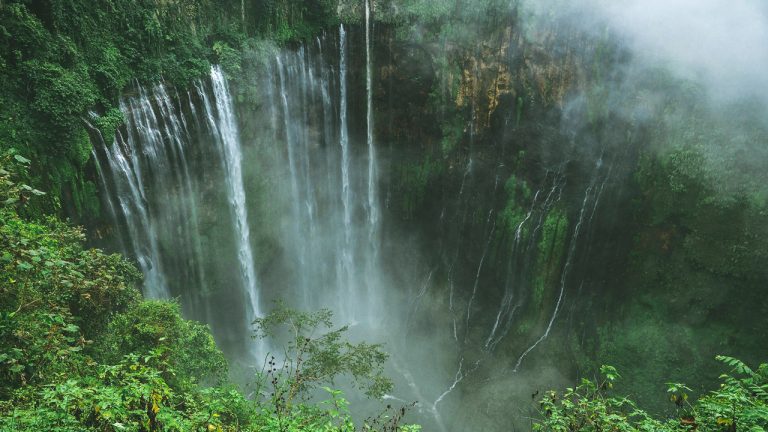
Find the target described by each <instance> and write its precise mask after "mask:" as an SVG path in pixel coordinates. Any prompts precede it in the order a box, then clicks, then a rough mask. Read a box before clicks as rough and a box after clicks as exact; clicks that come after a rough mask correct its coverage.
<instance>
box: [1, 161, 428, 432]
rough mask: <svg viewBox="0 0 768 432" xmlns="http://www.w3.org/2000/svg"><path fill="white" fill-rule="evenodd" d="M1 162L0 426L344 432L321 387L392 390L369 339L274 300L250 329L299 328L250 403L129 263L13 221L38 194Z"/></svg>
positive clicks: (60, 227) (74, 237)
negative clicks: (353, 340) (350, 337)
mask: <svg viewBox="0 0 768 432" xmlns="http://www.w3.org/2000/svg"><path fill="white" fill-rule="evenodd" d="M1 162H2V163H0V203H1V204H0V206H1V207H0V250H1V251H2V253H1V255H0V281H2V284H1V285H0V431H4V432H5V431H7V432H11V431H13V432H22V431H30V432H32V431H34V432H39V431H51V432H54V431H59V432H64V431H72V432H75V431H77V432H82V431H123V430H124V431H137V432H138V431H201V430H204V431H257V430H258V431H299V430H312V431H329V432H330V431H349V430H355V429H356V426H355V423H354V422H353V420H352V418H351V415H350V413H349V410H348V405H349V404H348V402H347V401H346V400H345V399H344V398H343V395H342V394H341V392H339V391H336V390H332V389H331V388H329V387H324V386H325V385H328V384H330V383H331V382H332V381H333V380H334V379H335V378H337V377H340V376H343V375H345V374H349V375H350V376H351V377H352V379H353V380H354V382H357V383H359V386H360V388H361V389H362V390H363V391H365V392H366V393H367V394H369V395H370V396H372V397H381V396H382V394H383V392H384V391H386V390H387V389H389V387H390V386H391V383H390V382H389V380H388V379H386V378H385V377H383V376H382V369H381V367H382V364H383V362H384V361H385V360H386V357H387V356H386V354H385V353H383V352H382V351H381V350H380V347H379V346H377V345H370V344H365V343H361V344H350V343H348V342H346V341H345V340H344V338H343V333H344V331H345V329H344V328H341V329H333V328H332V322H331V320H330V319H331V316H330V313H329V312H318V313H315V314H303V313H298V312H295V311H291V310H287V309H285V308H278V309H277V310H276V311H275V312H274V313H272V314H270V315H267V316H266V317H264V318H263V319H261V320H260V321H259V323H258V329H260V330H259V331H260V332H274V331H276V330H277V329H279V328H280V327H281V326H286V325H289V324H290V325H291V326H292V327H291V328H295V327H299V328H300V329H301V330H299V331H297V332H296V333H295V334H294V335H295V338H296V339H295V340H294V341H292V342H290V341H289V342H287V344H286V354H288V355H289V359H290V360H291V361H290V362H288V363H285V364H284V365H282V366H278V365H277V361H276V360H275V357H271V360H269V361H268V362H267V361H265V365H264V368H262V369H258V368H254V370H255V371H256V372H255V374H254V376H253V377H252V380H253V382H254V384H255V385H256V387H255V388H253V389H251V390H250V392H251V394H252V395H253V397H251V398H250V399H247V398H246V397H245V396H244V395H243V393H242V392H241V391H240V390H238V388H237V387H235V386H234V385H233V384H232V383H231V382H230V381H229V379H228V376H227V362H226V360H225V359H224V356H223V354H222V353H221V351H219V349H218V348H217V347H216V344H215V342H214V340H213V338H212V336H211V334H210V332H209V329H208V327H206V326H204V325H202V324H200V323H197V322H194V321H188V320H185V319H183V318H182V317H181V314H180V311H179V306H178V304H176V303H175V302H173V301H150V300H143V299H142V297H141V294H140V292H139V291H138V289H137V287H138V286H139V284H140V282H141V275H140V274H139V273H138V271H137V270H136V269H135V267H134V266H133V265H132V264H131V263H129V262H128V261H126V260H125V259H124V258H123V257H121V256H119V255H107V254H105V253H103V252H102V251H100V250H96V249H86V248H84V247H83V242H84V240H85V236H84V234H83V231H82V230H81V229H78V228H73V227H71V226H68V225H66V224H65V223H63V222H61V221H59V220H58V219H56V218H55V217H54V216H50V217H46V218H43V219H40V220H37V221H31V220H28V219H25V218H23V217H21V216H19V210H21V209H22V208H23V206H24V205H25V204H26V203H28V202H29V201H30V200H32V201H33V200H34V198H36V197H39V196H41V195H43V192H41V191H38V190H37V189H33V188H31V187H29V186H28V185H26V183H24V181H25V180H24V179H25V177H26V175H25V174H26V171H27V168H28V166H29V164H30V161H29V160H28V159H25V158H23V157H21V156H19V155H17V154H4V155H3V157H2V161H1ZM318 329H324V330H322V331H318ZM318 389H319V390H322V391H323V393H324V394H325V397H321V398H320V400H321V401H320V402H311V399H310V396H311V395H312V393H311V391H312V390H318ZM315 394H317V392H315ZM403 412H405V411H403ZM401 420H402V413H399V412H398V411H391V410H384V411H383V412H382V413H381V414H380V415H378V416H376V417H373V418H369V419H367V420H366V421H365V422H364V423H363V424H361V425H359V427H361V428H363V429H364V430H382V431H385V430H395V428H399V429H398V430H404V431H408V430H410V431H416V430H418V427H416V426H402V425H400V421H401Z"/></svg>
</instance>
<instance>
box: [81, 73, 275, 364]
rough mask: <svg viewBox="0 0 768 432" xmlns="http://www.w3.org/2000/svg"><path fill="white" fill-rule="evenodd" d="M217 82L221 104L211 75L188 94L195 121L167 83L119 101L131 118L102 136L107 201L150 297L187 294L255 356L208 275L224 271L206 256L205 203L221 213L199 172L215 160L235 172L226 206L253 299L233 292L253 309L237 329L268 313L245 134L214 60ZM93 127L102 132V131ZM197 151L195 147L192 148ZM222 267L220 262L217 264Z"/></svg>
mask: <svg viewBox="0 0 768 432" xmlns="http://www.w3.org/2000/svg"><path fill="white" fill-rule="evenodd" d="M211 83H212V91H213V98H214V104H215V105H214V104H212V103H211V102H210V98H209V96H208V93H207V91H206V90H205V88H204V85H203V84H202V83H198V84H197V85H196V88H197V94H196V97H197V98H198V99H197V101H196V100H195V99H194V98H193V97H192V94H188V95H187V96H188V102H189V103H188V106H189V112H190V113H191V114H192V117H194V118H195V122H194V123H195V124H194V125H193V126H191V125H189V124H188V122H187V120H186V118H185V116H186V115H188V114H186V113H185V112H184V110H183V109H182V105H181V102H182V101H181V100H180V98H179V97H178V95H176V97H175V100H174V98H172V97H171V96H170V95H169V92H168V90H167V88H166V87H165V86H164V85H162V84H159V85H157V86H155V87H154V88H152V89H151V91H147V90H145V89H144V88H143V87H141V86H138V88H137V95H136V96H134V97H129V98H126V99H123V100H122V101H121V103H120V107H121V111H122V113H123V116H124V117H125V119H126V125H125V129H124V133H123V132H121V131H120V130H118V131H117V133H116V136H115V140H114V142H113V143H112V144H111V145H107V143H103V142H102V143H101V145H98V146H95V147H94V156H95V159H96V161H97V167H98V168H99V170H98V171H99V175H100V177H101V184H102V187H103V190H104V192H105V194H104V195H105V196H104V202H105V203H106V207H107V208H108V209H114V210H113V211H111V212H110V215H111V217H113V220H114V223H115V226H116V227H118V229H119V231H120V232H119V234H118V236H117V237H118V241H119V242H120V243H121V244H125V245H129V247H128V248H126V249H127V250H125V252H126V253H127V254H128V255H129V256H132V257H134V258H135V259H136V262H137V263H138V265H139V268H140V270H142V272H143V273H144V276H145V284H144V287H145V294H146V295H147V296H148V297H151V298H169V297H171V296H181V298H182V305H183V306H184V308H185V310H186V311H187V312H188V314H189V315H191V316H193V317H197V318H199V319H203V320H206V321H209V322H210V323H211V325H212V326H213V327H214V330H219V331H220V332H221V333H229V334H230V336H229V339H239V340H240V342H239V343H235V344H238V345H242V346H244V347H245V349H244V351H245V352H248V353H249V355H250V356H251V357H252V356H255V355H257V354H258V352H257V351H258V349H259V348H258V344H254V343H251V342H250V340H249V338H242V337H239V336H232V335H231V330H229V329H227V328H226V327H229V326H230V324H228V323H227V322H226V320H213V319H211V315H212V313H213V312H212V309H219V307H215V306H214V304H215V303H216V302H215V301H212V299H211V298H209V296H210V292H209V289H210V288H209V286H208V284H209V283H211V282H215V281H223V280H224V278H222V277H220V276H219V277H218V278H215V279H209V278H208V277H207V274H206V272H207V271H208V270H210V268H211V266H210V265H207V263H208V262H209V261H211V258H212V256H213V255H211V252H213V253H215V250H214V251H212V250H205V252H204V246H203V244H202V242H203V240H204V239H205V238H206V234H205V231H207V230H208V229H209V227H203V226H202V225H203V223H202V221H201V213H204V214H208V216H206V222H210V220H211V219H212V218H216V216H211V215H210V214H211V213H212V209H211V208H210V206H209V205H207V204H208V203H205V202H203V201H204V200H203V199H202V194H203V192H204V190H205V189H206V185H204V184H201V182H200V181H199V178H198V177H195V176H193V175H192V172H195V173H201V172H205V171H208V170H212V169H214V168H216V169H221V172H223V173H225V174H226V175H225V181H224V183H225V185H226V191H227V197H228V198H227V201H226V204H228V205H226V207H225V208H226V209H227V211H229V209H230V208H231V214H232V221H233V224H232V226H233V227H234V229H233V230H232V232H233V238H234V239H236V244H237V247H236V253H235V254H233V257H236V259H237V262H238V267H239V271H238V272H237V274H238V275H239V276H240V279H241V280H240V281H238V285H239V286H241V287H242V288H241V294H240V295H235V296H232V297H240V299H242V300H245V301H244V302H243V301H242V300H235V301H234V303H237V304H244V305H245V307H244V310H241V311H240V312H239V313H234V314H233V315H241V316H242V322H243V323H244V324H242V326H243V327H242V329H241V330H238V331H236V333H237V334H240V335H242V334H244V333H245V334H247V333H250V324H251V322H252V321H253V319H254V318H256V317H258V316H259V315H260V313H261V311H260V305H259V287H258V285H257V279H256V272H255V267H254V259H253V253H252V251H251V245H250V239H249V231H248V221H247V210H246V206H245V192H244V187H243V182H242V168H241V158H242V155H241V152H240V142H239V137H238V132H237V125H236V122H235V119H234V113H233V109H232V102H231V96H230V94H229V90H228V88H227V84H226V80H225V79H224V76H223V74H222V72H221V70H220V69H219V68H213V69H212V70H211ZM177 104H178V105H177ZM199 105H202V106H199ZM198 111H199V112H202V113H203V115H204V116H205V120H206V124H207V127H208V128H207V129H204V128H203V127H202V126H201V122H200V121H199V120H200V119H198V118H197V116H196V115H197V113H198ZM91 127H92V126H91ZM190 128H193V129H195V131H194V132H192V131H191V130H190ZM92 130H94V131H95V132H96V133H97V136H98V137H101V132H100V131H98V130H96V129H95V128H92ZM197 140H202V141H206V142H213V143H214V144H215V145H214V146H212V147H210V148H208V149H207V150H206V151H208V152H210V153H214V154H216V155H218V156H219V165H216V164H214V165H215V166H210V164H208V166H201V162H202V159H203V158H202V157H201V156H200V154H202V153H203V152H202V151H201V150H200V149H198V148H192V147H191V146H192V145H193V144H194V143H196V142H197ZM190 153H194V154H193V155H192V156H190ZM211 243H212V242H211ZM208 246H209V247H210V246H211V245H210V244H209V245H208ZM225 256H227V255H226V254H225ZM223 266H229V264H228V263H225V264H223ZM221 272H222V271H221V269H216V271H215V273H221ZM230 279H231V278H230ZM218 321H222V322H218Z"/></svg>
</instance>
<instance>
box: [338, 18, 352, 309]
mask: <svg viewBox="0 0 768 432" xmlns="http://www.w3.org/2000/svg"><path fill="white" fill-rule="evenodd" d="M339 104H340V106H339V123H340V126H339V145H340V147H341V202H342V205H343V207H344V217H343V224H344V225H343V229H344V238H343V246H342V250H341V254H340V255H339V256H340V260H339V264H338V268H339V269H340V271H341V275H342V277H343V278H344V279H343V281H344V282H345V284H346V288H347V289H351V288H352V284H353V278H352V272H353V266H354V262H353V260H354V248H353V245H352V236H353V235H354V233H353V228H352V189H351V184H350V176H349V170H350V149H349V124H348V122H347V34H346V32H345V31H344V25H343V24H341V25H339ZM346 294H347V295H351V293H349V292H347V293H346ZM347 314H350V312H349V311H347Z"/></svg>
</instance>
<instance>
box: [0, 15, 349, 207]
mask: <svg viewBox="0 0 768 432" xmlns="http://www.w3.org/2000/svg"><path fill="white" fill-rule="evenodd" d="M246 3H247V5H246ZM335 17H336V15H335V2H333V1H329V0H324V1H321V2H317V3H314V2H313V3H311V4H307V2H304V1H297V0H263V1H256V2H240V1H221V2H214V1H211V0H181V1H171V2H158V1H149V0H143V1H138V2H136V1H132V0H115V1H110V2H96V3H94V2H91V1H87V0H75V1H68V0H66V1H65V0H53V1H50V2H28V1H23V0H12V1H8V2H2V3H0V81H2V82H3V86H2V88H0V151H5V150H8V149H15V150H16V151H18V152H19V154H21V155H23V156H24V157H26V158H29V159H32V160H34V161H35V162H36V164H35V166H34V167H33V169H32V176H33V178H35V179H36V180H37V182H38V183H39V184H45V185H46V188H47V190H48V191H49V192H50V194H49V195H48V196H47V197H46V198H45V199H43V200H40V201H39V203H38V205H39V207H40V208H39V209H38V211H39V213H38V214H42V213H43V212H44V213H54V212H59V213H61V212H62V206H63V205H66V206H69V207H71V209H70V210H68V211H67V212H66V213H67V214H68V215H70V216H73V217H78V218H89V217H90V218H95V217H98V213H99V205H98V200H97V199H96V198H95V196H96V195H95V194H96V186H95V185H94V183H93V180H92V178H90V177H88V176H87V175H86V172H87V170H88V169H89V167H88V164H89V159H90V156H91V142H90V139H89V136H88V132H87V128H86V127H85V124H84V123H83V119H85V118H89V116H88V112H89V111H97V112H99V113H101V114H103V115H102V116H101V120H100V121H99V123H100V124H98V125H97V126H99V127H100V129H101V130H102V133H103V134H104V138H105V140H107V142H111V140H112V138H113V136H114V135H113V134H114V131H115V129H116V128H117V127H118V126H119V125H120V124H121V123H122V119H121V116H120V114H119V110H117V103H118V99H119V97H120V96H122V95H123V94H124V93H125V92H126V91H128V89H129V88H130V87H131V85H132V83H133V82H142V83H152V82H157V81H165V82H168V83H170V84H174V85H177V86H179V87H181V88H185V87H187V86H188V85H189V84H190V83H191V82H192V81H193V80H195V79H197V78H199V77H201V76H203V75H204V74H206V73H207V72H208V69H209V67H210V62H216V63H221V64H222V65H223V66H224V67H225V69H226V70H227V71H229V72H230V73H237V72H239V70H240V67H241V58H240V57H241V52H242V51H245V52H249V49H248V47H249V46H251V45H253V42H254V41H255V40H258V39H260V38H264V37H267V38H270V39H272V40H274V41H276V42H277V43H279V44H283V43H287V42H290V41H296V40H299V39H301V38H309V37H311V36H312V35H314V34H317V33H319V32H320V30H321V29H322V28H324V27H326V26H328V25H330V24H331V23H333V22H335V21H334V20H337V19H336V18H335Z"/></svg>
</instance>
